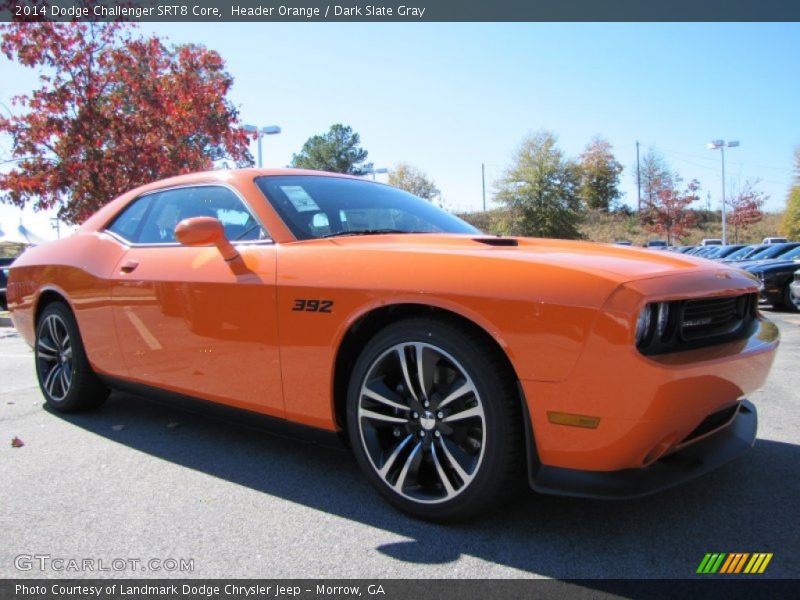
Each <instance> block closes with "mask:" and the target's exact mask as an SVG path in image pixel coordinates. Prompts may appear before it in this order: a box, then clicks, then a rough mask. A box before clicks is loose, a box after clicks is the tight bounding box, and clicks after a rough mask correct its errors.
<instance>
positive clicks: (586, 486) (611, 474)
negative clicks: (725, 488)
mask: <svg viewBox="0 0 800 600" xmlns="http://www.w3.org/2000/svg"><path fill="white" fill-rule="evenodd" d="M757 427H758V416H757V413H756V408H755V407H754V406H753V404H752V403H750V402H749V401H747V400H743V401H742V402H741V404H740V406H739V409H738V412H737V414H736V416H735V417H734V419H733V420H732V421H731V422H730V424H729V425H727V426H726V427H724V428H723V429H721V430H719V431H717V432H715V433H713V434H711V435H709V436H708V437H705V438H702V439H699V440H698V441H697V442H695V443H693V444H691V445H688V446H686V447H684V448H683V449H680V450H677V451H676V452H673V453H671V454H669V455H667V456H665V457H663V458H661V459H659V460H657V461H656V462H654V463H652V464H650V465H649V466H647V467H642V468H639V469H622V470H619V471H581V470H577V469H566V468H560V467H552V466H546V465H541V466H539V467H538V469H537V470H536V472H535V473H531V477H530V479H531V487H533V489H534V490H536V491H537V492H541V493H545V494H557V495H561V496H577V497H583V498H607V499H625V498H637V497H641V496H647V495H650V494H654V493H656V492H659V491H661V490H664V489H667V488H670V487H673V486H675V485H678V484H680V483H683V482H684V481H688V480H690V479H694V478H695V477H699V476H700V475H703V474H705V473H708V472H709V471H713V470H714V469H716V468H718V467H720V466H722V465H724V464H725V463H727V462H730V461H731V460H733V459H734V458H736V457H738V456H740V455H742V454H744V453H745V452H746V451H747V450H749V449H750V448H751V447H752V446H753V443H754V442H755V439H756V429H757Z"/></svg>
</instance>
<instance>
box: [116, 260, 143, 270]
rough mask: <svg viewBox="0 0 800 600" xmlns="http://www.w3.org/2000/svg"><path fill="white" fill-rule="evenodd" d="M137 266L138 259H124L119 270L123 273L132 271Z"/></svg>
mask: <svg viewBox="0 0 800 600" xmlns="http://www.w3.org/2000/svg"><path fill="white" fill-rule="evenodd" d="M138 266H139V261H138V260H126V261H125V262H124V263H123V264H122V266H121V267H120V269H119V270H120V271H122V272H123V273H132V272H133V271H135V270H136V267H138Z"/></svg>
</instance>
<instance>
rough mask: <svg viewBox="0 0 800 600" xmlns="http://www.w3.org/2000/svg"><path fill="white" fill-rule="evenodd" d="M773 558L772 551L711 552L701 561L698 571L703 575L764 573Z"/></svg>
mask: <svg viewBox="0 0 800 600" xmlns="http://www.w3.org/2000/svg"><path fill="white" fill-rule="evenodd" d="M771 560H772V553H771V552H769V553H767V552H754V553H752V554H750V553H749V552H732V553H725V552H709V553H707V554H706V555H705V556H704V557H703V560H701V561H700V566H699V567H697V572H698V573H700V574H703V575H713V574H714V573H720V574H725V575H735V574H737V573H749V574H755V573H763V572H764V571H765V570H766V569H767V565H768V564H769V561H771Z"/></svg>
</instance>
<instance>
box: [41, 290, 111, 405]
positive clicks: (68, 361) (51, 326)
mask: <svg viewBox="0 0 800 600" xmlns="http://www.w3.org/2000/svg"><path fill="white" fill-rule="evenodd" d="M34 352H35V357H36V375H37V378H38V380H39V387H40V388H41V390H42V394H43V395H44V398H45V401H46V402H47V405H48V406H50V407H52V408H54V409H55V410H57V411H59V412H65V413H66V412H76V411H80V410H87V409H90V408H94V407H96V406H99V405H100V404H102V403H103V402H104V401H105V400H106V398H107V397H108V393H109V390H108V388H107V387H106V386H104V385H103V384H102V382H100V380H99V379H98V378H97V376H96V375H95V374H94V372H93V371H92V367H91V365H90V364H89V360H88V359H87V358H86V352H85V350H84V348H83V342H82V341H81V336H80V332H79V331H78V324H77V322H76V321H75V317H74V316H73V314H72V311H71V310H70V309H69V307H68V306H67V305H66V304H64V303H62V302H52V303H51V304H48V305H47V306H46V307H45V308H44V310H43V312H42V315H41V317H40V318H39V323H38V326H37V327H36V347H35V349H34Z"/></svg>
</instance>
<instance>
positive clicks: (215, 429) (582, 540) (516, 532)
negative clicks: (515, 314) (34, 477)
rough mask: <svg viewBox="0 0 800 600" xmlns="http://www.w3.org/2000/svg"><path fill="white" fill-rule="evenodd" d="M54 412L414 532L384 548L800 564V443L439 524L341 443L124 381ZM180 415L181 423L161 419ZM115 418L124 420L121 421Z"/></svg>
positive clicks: (539, 558) (635, 571)
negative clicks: (605, 495)
mask: <svg viewBox="0 0 800 600" xmlns="http://www.w3.org/2000/svg"><path fill="white" fill-rule="evenodd" d="M53 414H54V415H56V416H58V417H59V418H61V419H64V420H65V421H68V422H70V423H71V424H73V425H75V426H78V427H81V428H83V429H85V430H87V431H90V432H92V433H94V434H97V435H99V436H102V437H104V438H107V439H108V440H111V441H113V442H116V443H119V444H124V445H126V446H128V447H130V448H132V449H134V450H137V451H140V452H144V453H147V454H149V455H152V456H155V457H158V458H160V459H163V460H166V461H170V462H172V463H174V464H176V465H180V466H183V467H186V468H189V469H195V470H197V471H201V472H203V473H206V474H208V475H211V476H213V477H218V478H221V479H224V480H226V481H229V482H231V483H234V484H236V485H241V486H246V487H248V488H251V489H253V490H257V491H259V492H262V493H264V494H269V495H272V496H276V497H279V498H282V499H285V500H289V501H291V502H295V503H299V504H302V505H305V506H308V507H310V508H312V509H315V510H319V511H324V512H326V513H329V514H333V515H336V516H339V517H342V518H346V519H350V520H353V521H356V522H359V523H363V524H366V525H369V526H371V527H377V528H381V529H384V530H387V531H391V532H393V533H395V534H398V535H400V536H403V537H406V538H409V541H404V542H399V543H392V544H386V545H383V546H380V547H378V548H377V550H378V551H379V552H381V553H383V554H385V555H386V556H389V557H392V558H394V559H396V560H399V561H403V562H408V563H422V564H442V563H450V562H453V561H455V560H457V559H458V558H459V557H460V556H462V555H469V556H473V557H478V558H480V559H483V560H486V561H490V562H492V563H496V564H500V565H505V566H508V567H511V568H514V569H519V570H521V571H525V572H528V573H530V574H538V575H544V576H547V577H552V578H558V579H574V578H608V577H614V578H626V577H630V578H684V577H692V576H694V573H695V570H696V568H697V566H698V564H699V562H700V561H701V559H702V558H703V556H704V555H705V553H706V552H773V553H774V554H775V558H774V559H773V561H772V563H771V564H770V567H769V576H770V577H796V575H797V573H798V572H800V562H799V559H798V557H800V544H799V543H798V538H797V536H796V524H797V523H798V522H800V478H799V477H798V471H797V465H798V464H800V447H798V446H796V445H793V444H787V443H781V442H775V441H769V440H761V439H759V440H758V441H757V443H756V445H755V447H754V448H753V450H752V451H750V452H749V453H748V454H746V455H745V456H743V457H741V458H740V459H738V460H736V461H734V462H733V463H731V464H729V465H726V466H725V467H723V468H721V469H719V470H718V471H715V472H713V473H711V474H709V475H706V476H704V477H702V478H700V479H698V480H694V481H691V482H689V483H687V484H684V485H682V486H679V487H678V488H674V489H672V490H668V491H666V492H663V493H660V494H658V495H655V496H651V497H648V498H643V499H638V500H626V501H593V500H581V499H575V498H559V497H552V496H543V495H537V494H534V493H532V492H521V493H519V494H517V495H516V497H514V498H513V500H512V501H510V502H508V503H507V504H506V505H504V506H503V507H501V509H500V510H496V511H494V512H492V513H491V514H487V515H484V516H483V517H481V518H479V519H476V520H474V521H472V522H469V523H464V524H457V525H447V526H441V525H434V524H431V523H426V522H422V521H417V520H415V519H412V518H410V517H407V516H405V515H403V514H400V513H398V512H396V511H395V510H394V509H393V508H391V507H390V506H388V505H387V504H386V503H385V502H384V501H383V500H382V499H381V498H380V497H379V496H378V495H377V494H376V493H375V492H374V491H373V490H372V489H371V487H370V486H369V484H368V483H367V482H366V481H365V479H364V478H363V477H362V476H361V474H360V473H359V471H358V468H357V465H356V463H355V459H354V458H353V457H352V455H351V454H350V452H349V451H348V450H347V449H345V448H343V447H342V446H339V445H327V444H322V445H321V444H320V443H319V442H318V441H313V442H312V441H309V440H308V439H304V438H303V437H296V436H295V437H292V438H287V437H283V436H280V435H275V434H274V433H270V432H264V431H257V430H254V429H250V428H246V427H242V426H240V425H237V424H232V423H228V422H224V421H220V420H217V419H214V418H210V417H207V416H204V415H201V414H195V413H192V412H186V411H183V410H180V409H176V408H174V407H171V406H165V405H162V404H158V403H154V402H151V401H149V400H147V399H144V398H141V397H138V396H133V395H130V394H124V393H118V392H115V393H114V394H112V395H111V397H110V398H109V401H108V402H107V403H106V404H105V405H104V406H103V407H101V408H100V409H99V410H97V411H94V412H91V413H84V414H77V415H57V414H56V413H53ZM170 422H179V423H180V427H178V428H174V429H170V428H167V427H165V424H166V423H170ZM116 423H125V428H124V429H122V430H119V431H117V430H115V429H113V428H112V426H113V425H114V424H116ZM590 585H591V586H592V587H598V588H599V589H606V588H604V586H603V585H601V584H600V583H599V582H598V584H597V586H595V585H592V584H590ZM606 587H607V586H606Z"/></svg>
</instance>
